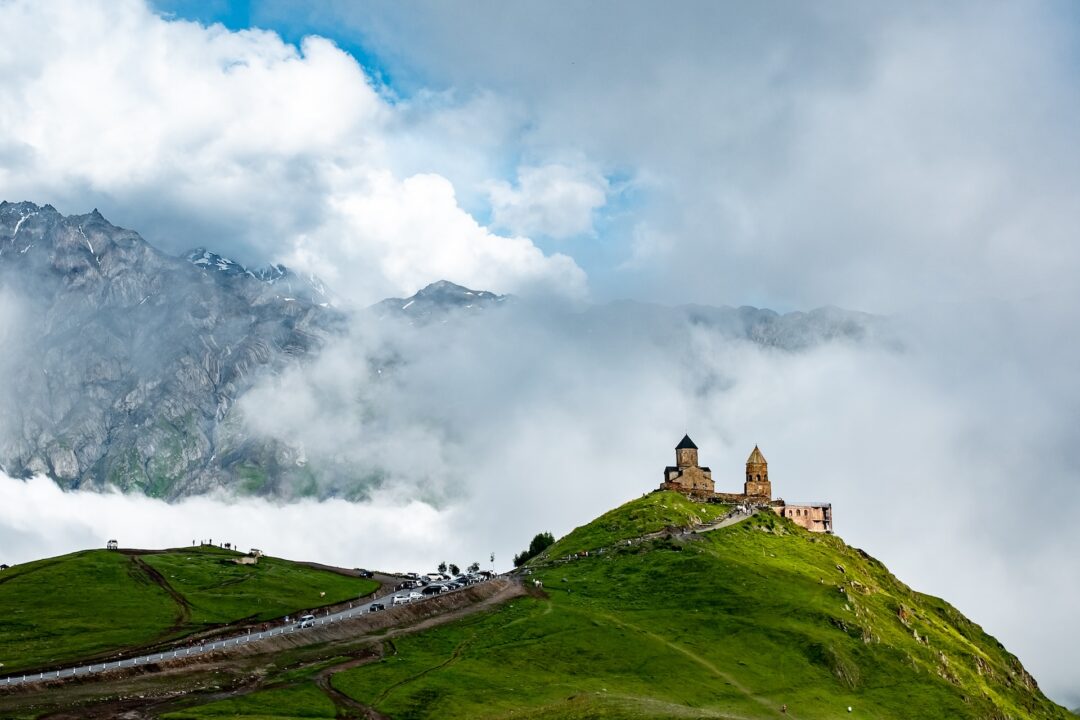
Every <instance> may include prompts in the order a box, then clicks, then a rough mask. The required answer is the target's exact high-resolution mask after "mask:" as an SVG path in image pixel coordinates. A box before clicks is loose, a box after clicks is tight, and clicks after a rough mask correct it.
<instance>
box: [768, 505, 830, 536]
mask: <svg viewBox="0 0 1080 720" xmlns="http://www.w3.org/2000/svg"><path fill="white" fill-rule="evenodd" d="M772 509H773V512H775V513H776V514H777V515H779V516H780V517H784V518H787V519H788V520H790V521H791V522H793V523H795V524H796V525H799V526H801V527H804V528H806V529H807V530H809V531H810V532H832V505H787V504H784V505H774V506H773V508H772Z"/></svg>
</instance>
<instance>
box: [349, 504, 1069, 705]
mask: <svg viewBox="0 0 1080 720" xmlns="http://www.w3.org/2000/svg"><path fill="white" fill-rule="evenodd" d="M680 501H681V498H675V497H674V496H671V495H668V494H657V495H654V496H650V497H649V498H646V499H643V500H638V501H634V503H630V504H629V506H624V507H623V508H621V509H620V510H619V511H616V513H614V514H612V513H609V514H608V515H607V516H605V517H604V518H601V519H600V521H598V522H601V521H602V522H603V523H605V525H604V527H600V528H597V527H588V526H587V527H585V528H582V529H579V530H578V531H575V533H576V534H577V538H574V534H572V535H571V536H570V537H568V538H567V540H570V541H574V542H581V543H583V544H584V542H585V541H584V540H582V539H581V538H585V539H587V540H588V541H589V544H590V545H591V546H592V547H595V546H596V545H597V544H602V543H596V542H593V540H594V538H601V537H602V536H606V537H613V536H616V535H618V534H619V533H620V532H621V531H620V530H619V526H620V523H618V522H614V521H613V519H612V518H616V519H617V518H618V517H641V516H642V515H643V514H648V513H652V512H654V510H655V509H657V508H662V506H663V505H665V504H666V505H667V506H668V507H669V508H673V509H674V511H673V514H672V516H671V519H672V520H678V518H679V517H681V516H682V515H683V514H684V511H685V508H683V506H682V503H681V502H680ZM635 505H641V506H644V507H635ZM667 524H672V525H674V524H678V523H677V522H670V523H667ZM564 542H566V541H565V540H564ZM566 549H567V550H570V549H572V548H571V547H566ZM541 564H542V561H541ZM838 565H839V566H842V567H843V570H840V569H839V568H838V567H837V566H838ZM534 577H537V578H540V579H542V580H543V582H544V585H545V591H546V592H547V594H548V595H549V597H548V598H535V599H529V600H525V601H520V600H519V601H515V602H513V603H512V604H510V605H508V606H506V607H503V608H500V609H498V610H496V611H494V612H491V613H489V614H487V615H485V616H481V617H476V618H471V619H469V620H466V621H462V622H459V623H456V624H453V625H448V626H445V627H441V628H436V629H433V630H430V631H427V632H424V633H422V634H418V635H415V636H411V637H406V638H402V639H401V640H399V641H397V642H396V645H397V651H398V652H397V654H396V655H393V656H390V657H388V658H387V659H385V660H384V661H382V662H380V663H377V664H373V665H370V666H365V667H360V668H356V669H353V670H349V671H346V672H343V673H341V674H338V675H336V676H335V677H334V678H333V683H334V686H335V687H336V688H337V689H338V690H340V691H342V692H344V693H346V694H348V695H350V696H352V697H354V698H356V699H357V700H359V701H361V702H363V703H365V704H369V705H373V706H374V707H375V708H376V709H378V710H379V711H380V712H383V713H385V714H387V715H389V716H391V717H394V718H397V719H399V720H401V719H404V718H426V717H438V718H477V717H506V716H508V715H509V714H510V713H511V711H513V715H514V717H527V718H551V719H552V720H555V719H556V718H559V719H562V718H567V719H568V718H578V717H618V718H657V717H672V718H675V717H715V716H723V715H730V716H736V717H749V718H757V717H763V718H764V717H780V713H779V708H780V707H781V705H783V704H787V706H788V709H789V713H788V716H789V717H798V718H836V717H841V716H848V714H847V712H846V709H847V707H848V706H851V707H852V708H853V714H852V715H851V717H875V718H911V717H952V718H987V717H1040V718H1042V717H1047V718H1053V717H1059V718H1064V717H1068V715H1067V714H1066V711H1065V710H1064V709H1063V708H1060V707H1058V706H1056V705H1054V704H1053V703H1051V702H1050V701H1049V700H1047V699H1046V698H1045V697H1044V696H1043V695H1042V694H1041V693H1040V692H1038V690H1037V689H1036V688H1035V687H1034V684H1033V683H1032V681H1031V680H1030V678H1029V677H1028V676H1027V674H1026V673H1025V672H1024V670H1023V668H1022V667H1021V666H1020V663H1019V662H1018V661H1017V660H1016V658H1014V657H1013V656H1012V655H1010V654H1009V653H1008V652H1006V651H1005V649H1004V648H1002V647H1001V646H1000V644H998V643H997V641H995V640H994V639H993V638H991V637H989V636H987V635H985V634H984V633H983V632H982V630H981V629H980V628H978V627H977V626H976V625H974V624H972V623H971V622H969V621H967V620H966V619H965V618H963V616H961V615H960V614H959V613H958V612H957V611H956V610H955V609H953V608H952V607H951V606H949V605H948V604H947V603H945V602H943V601H941V600H938V599H937V598H932V597H928V596H925V595H921V594H919V593H916V592H913V591H912V590H910V589H909V588H907V587H906V586H905V585H903V584H902V583H900V582H899V581H898V580H896V578H894V577H893V576H892V575H891V574H889V572H888V571H887V570H886V569H885V568H884V567H883V566H882V565H881V564H880V563H878V562H877V561H875V560H873V559H871V558H869V557H867V556H865V555H863V554H861V553H860V552H859V551H857V550H854V549H852V548H849V547H847V546H846V545H845V544H844V543H843V542H842V541H841V540H840V539H839V538H835V537H829V536H820V535H811V534H809V533H807V532H805V531H803V530H801V529H799V528H797V527H795V526H794V525H792V524H791V523H789V522H787V521H785V520H783V519H781V518H779V517H777V516H774V515H771V514H765V515H761V516H758V517H755V518H753V519H751V520H748V521H745V522H743V523H740V524H738V525H734V526H732V527H729V528H725V529H723V530H718V531H715V532H713V533H709V534H708V535H706V536H704V537H701V538H697V539H687V540H682V539H680V538H673V539H666V540H665V539H661V540H657V541H653V542H650V543H645V544H642V545H640V546H639V545H635V546H632V547H623V548H620V549H618V550H616V551H608V552H605V553H603V554H600V555H593V556H591V557H589V558H582V559H579V560H575V561H573V562H570V563H566V564H561V565H555V566H551V567H547V568H542V567H538V568H537V570H536V575H534Z"/></svg>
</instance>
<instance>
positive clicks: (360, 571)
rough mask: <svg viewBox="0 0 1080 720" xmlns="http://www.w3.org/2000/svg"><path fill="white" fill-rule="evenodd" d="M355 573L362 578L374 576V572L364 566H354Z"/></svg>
mask: <svg viewBox="0 0 1080 720" xmlns="http://www.w3.org/2000/svg"><path fill="white" fill-rule="evenodd" d="M356 574H357V575H359V576H360V577H362V578H373V577H375V573H373V572H371V571H370V570H365V569H364V568H356Z"/></svg>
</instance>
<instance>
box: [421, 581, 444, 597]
mask: <svg viewBox="0 0 1080 720" xmlns="http://www.w3.org/2000/svg"><path fill="white" fill-rule="evenodd" d="M420 592H422V593H423V594H424V595H438V594H439V593H441V592H446V589H445V587H443V586H442V585H435V584H434V583H433V584H431V585H428V586H427V587H425V588H424V589H423V590H421V591H420Z"/></svg>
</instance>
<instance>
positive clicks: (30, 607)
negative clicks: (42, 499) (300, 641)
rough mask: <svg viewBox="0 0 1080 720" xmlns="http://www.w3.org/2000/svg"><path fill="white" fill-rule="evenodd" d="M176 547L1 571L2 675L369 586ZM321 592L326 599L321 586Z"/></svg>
mask: <svg viewBox="0 0 1080 720" xmlns="http://www.w3.org/2000/svg"><path fill="white" fill-rule="evenodd" d="M233 556H235V553H228V552H227V551H223V550H217V549H213V548H182V549H178V550H171V551H167V552H163V553H156V554H142V555H129V554H126V553H123V552H110V551H106V550H88V551H84V552H78V553H73V554H71V555H65V556H62V557H58V558H51V559H48V560H41V561H37V562H32V563H26V564H24V565H18V566H16V567H14V568H11V569H10V570H6V571H4V572H3V574H2V575H0V617H2V618H3V622H0V662H2V663H3V664H4V668H3V672H4V673H10V672H17V671H19V670H23V669H29V668H36V667H42V666H48V665H56V664H67V663H71V662H73V661H76V660H79V659H83V658H90V657H97V656H101V655H103V654H105V653H115V652H119V651H121V650H125V649H129V648H135V647H140V646H145V645H148V644H152V643H155V642H159V641H163V640H167V639H173V638H179V637H183V636H185V635H188V634H191V633H193V632H196V631H199V630H203V629H206V628H208V627H212V626H214V625H221V624H226V623H230V622H234V621H237V620H241V619H249V618H250V619H256V620H260V619H268V618H271V617H276V616H280V615H284V614H288V613H295V612H296V611H297V610H301V609H304V608H310V607H314V606H318V605H324V604H328V603H332V602H339V601H342V600H347V599H349V598H353V597H357V596H358V595H363V594H367V593H369V592H371V591H372V590H374V589H375V587H377V584H376V583H375V582H373V581H371V580H363V579H360V578H350V577H345V576H342V575H338V574H336V573H331V572H326V571H321V570H315V569H312V568H309V567H306V566H303V565H298V564H296V563H290V562H287V561H284V560H278V559H274V558H262V559H261V560H260V561H259V564H257V565H243V566H241V565H235V564H233V563H229V562H227V560H228V558H229V557H233ZM321 592H325V593H326V595H325V597H321V596H320V593H321Z"/></svg>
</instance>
